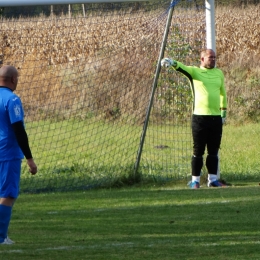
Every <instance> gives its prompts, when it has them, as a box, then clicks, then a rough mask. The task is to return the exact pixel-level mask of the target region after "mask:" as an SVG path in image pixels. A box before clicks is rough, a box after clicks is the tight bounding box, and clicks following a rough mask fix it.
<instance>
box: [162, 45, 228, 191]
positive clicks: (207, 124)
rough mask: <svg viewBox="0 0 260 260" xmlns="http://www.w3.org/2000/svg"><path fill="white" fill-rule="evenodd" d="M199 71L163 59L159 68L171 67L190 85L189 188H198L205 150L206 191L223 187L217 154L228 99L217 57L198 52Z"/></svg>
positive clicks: (212, 54)
mask: <svg viewBox="0 0 260 260" xmlns="http://www.w3.org/2000/svg"><path fill="white" fill-rule="evenodd" d="M200 62H201V64H200V67H195V66H186V65H184V64H182V63H181V62H179V61H175V60H172V59H170V58H164V59H162V61H161V65H162V66H164V67H170V66H172V67H173V68H174V69H175V70H176V71H178V72H181V73H182V74H184V75H185V76H186V77H187V78H188V79H189V81H190V84H191V90H192V94H193V115H192V137H193V156H192V159H191V170H192V180H191V183H190V187H191V188H192V189H197V188H199V187H200V173H201V169H202V166H203V155H204V152H205V149H206V147H207V152H208V154H207V157H206V167H207V170H208V187H222V186H225V184H223V183H222V182H221V181H220V180H218V179H217V171H218V160H219V159H218V150H219V148H220V143H221V137H222V128H223V123H224V122H225V119H226V109H227V95H226V89H225V85H224V75H223V72H222V71H221V70H220V69H218V68H215V64H216V55H215V52H214V51H213V50H211V49H205V50H203V51H202V52H201V56H200Z"/></svg>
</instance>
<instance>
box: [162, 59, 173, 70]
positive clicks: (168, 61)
mask: <svg viewBox="0 0 260 260" xmlns="http://www.w3.org/2000/svg"><path fill="white" fill-rule="evenodd" d="M176 65H177V62H176V61H175V60H172V59H170V58H164V59H162V60H161V66H162V67H166V68H168V67H170V66H174V67H176Z"/></svg>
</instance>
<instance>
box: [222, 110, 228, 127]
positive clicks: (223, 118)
mask: <svg viewBox="0 0 260 260" xmlns="http://www.w3.org/2000/svg"><path fill="white" fill-rule="evenodd" d="M221 117H222V124H224V123H225V121H226V117H227V110H226V109H221Z"/></svg>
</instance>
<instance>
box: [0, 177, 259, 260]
mask: <svg viewBox="0 0 260 260" xmlns="http://www.w3.org/2000/svg"><path fill="white" fill-rule="evenodd" d="M234 184H236V185H235V186H233V187H229V188H207V187H202V188H201V189H200V190H190V189H188V188H187V186H185V185H183V184H177V183H168V184H167V186H166V185H165V186H158V187H156V186H154V185H150V186H139V187H135V188H126V189H106V190H105V189H101V190H90V191H87V192H66V193H47V194H21V196H20V197H19V199H18V201H17V202H16V205H15V206H14V209H13V218H12V221H11V225H10V229H9V236H10V238H11V239H13V240H14V241H15V242H16V243H15V244H14V245H2V246H1V247H0V258H1V259H6V260H17V259H22V260H27V259H91V260H94V259H97V260H103V259H104V260H108V259H109V260H110V259H111V260H116V259H120V260H122V259H125V260H128V259H129V260H143V259H149V260H150V259H154V260H157V259H158V260H159V259H160V260H161V259H164V260H167V259H170V260H173V259H178V260H180V259H185V260H187V259H205V260H211V259H212V260H213V259H214V260H217V259H219V260H223V259H225V260H228V259H236V260H239V259H241V260H242V259H243V260H244V259H250V260H252V259H260V251H259V243H260V240H259V237H260V231H259V228H258V227H259V211H260V201H259V187H258V183H251V184H248V183H242V182H240V183H234Z"/></svg>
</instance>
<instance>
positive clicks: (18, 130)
mask: <svg viewBox="0 0 260 260" xmlns="http://www.w3.org/2000/svg"><path fill="white" fill-rule="evenodd" d="M17 83H18V71H17V69H16V68H15V67H13V66H9V65H8V66H2V67H1V68H0V122H1V123H0V244H13V243H14V242H13V241H12V240H11V239H10V238H9V237H8V236H7V232H8V227H9V223H10V219H11V215H12V207H13V205H14V202H15V200H16V199H17V197H18V195H19V184H20V174H21V163H22V159H23V158H24V156H25V158H26V160H27V164H28V166H29V171H30V172H31V174H33V175H34V174H36V173H37V166H36V164H35V162H34V160H33V157H32V153H31V150H30V146H29V142H28V137H27V133H26V131H25V128H24V112H23V106H22V103H21V100H20V98H19V97H18V96H17V95H16V94H14V93H13V91H15V90H16V86H17Z"/></svg>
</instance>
